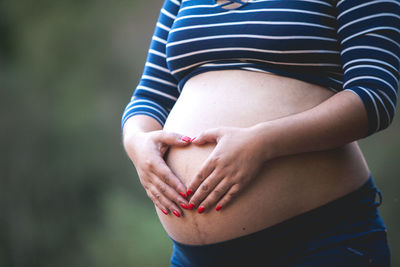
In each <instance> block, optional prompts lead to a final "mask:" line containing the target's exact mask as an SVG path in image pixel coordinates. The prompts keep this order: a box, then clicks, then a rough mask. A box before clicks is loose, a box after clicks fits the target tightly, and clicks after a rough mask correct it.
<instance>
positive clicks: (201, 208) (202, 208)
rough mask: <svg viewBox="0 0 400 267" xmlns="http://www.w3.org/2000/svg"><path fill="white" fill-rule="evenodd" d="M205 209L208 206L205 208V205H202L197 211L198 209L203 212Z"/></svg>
mask: <svg viewBox="0 0 400 267" xmlns="http://www.w3.org/2000/svg"><path fill="white" fill-rule="evenodd" d="M205 209H206V208H204V207H203V206H200V207H199V209H198V210H197V211H198V213H203V211H204V210H205Z"/></svg>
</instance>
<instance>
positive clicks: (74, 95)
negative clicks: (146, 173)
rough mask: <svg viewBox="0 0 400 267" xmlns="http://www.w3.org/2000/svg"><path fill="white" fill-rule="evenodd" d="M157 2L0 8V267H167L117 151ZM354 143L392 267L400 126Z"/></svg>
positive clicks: (397, 232) (142, 197)
mask: <svg viewBox="0 0 400 267" xmlns="http://www.w3.org/2000/svg"><path fill="white" fill-rule="evenodd" d="M161 4H162V0H147V1H139V0H130V1H127V0H115V1H105V0H97V1H93V0H86V1H82V0H79V1H78V0H70V1H51V0H36V1H29V0H18V1H15V0H0V101H1V102H0V103H1V105H0V138H1V139H0V166H1V169H0V266H1V267H3V266H4V267H22V266H29V267H30V266H32V267H36V266H40V267H64V266H65V267H71V266H74V267H80V266H85V267H90V266H96V267H106V266H107V267H108V266H168V261H169V257H170V253H171V243H170V240H169V238H168V236H167V235H166V233H165V232H164V230H163V228H162V227H161V224H160V223H159V221H158V219H157V216H156V213H155V211H154V208H153V206H152V204H151V202H150V200H148V199H147V196H146V194H145V192H144V190H143V189H142V187H141V186H140V183H139V181H138V179H137V176H136V173H135V170H134V168H133V167H132V165H131V163H130V161H129V160H128V158H127V157H126V155H125V153H124V151H123V148H122V145H121V140H120V116H121V113H122V110H123V108H124V106H125V104H126V103H127V102H128V101H129V98H130V96H131V94H132V91H133V88H134V87H135V86H136V84H137V82H138V79H139V76H140V74H141V72H142V69H143V65H144V62H145V57H146V52H147V47H148V44H149V42H150V38H151V35H152V32H153V29H154V25H155V21H156V19H157V17H158V13H159V10H160V6H161ZM399 117H400V116H399V115H397V117H396V118H395V121H394V123H393V124H392V126H391V127H390V128H389V129H387V130H385V131H383V132H380V133H378V134H375V135H373V136H371V137H369V138H367V139H365V140H362V141H361V142H360V145H361V147H362V149H363V151H364V153H365V157H366V159H367V161H368V163H369V165H370V168H371V169H372V171H373V175H374V177H375V182H376V183H377V184H378V186H379V187H380V189H381V190H382V191H383V194H384V203H383V205H382V206H381V208H380V210H381V213H382V215H383V217H384V219H385V220H386V224H387V226H388V229H389V230H388V232H389V238H390V240H389V241H390V244H391V248H392V254H393V266H400V253H399V248H400V215H399V211H400V209H399V207H400V202H399V198H400V190H399V189H400V188H399V185H400V181H399V178H400V177H399V175H398V174H399V173H400V164H399V156H400V138H399V133H400V119H399Z"/></svg>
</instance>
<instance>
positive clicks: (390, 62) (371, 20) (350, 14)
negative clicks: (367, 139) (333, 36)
mask: <svg viewBox="0 0 400 267" xmlns="http://www.w3.org/2000/svg"><path fill="white" fill-rule="evenodd" d="M336 10H337V21H338V30H337V32H338V37H339V41H340V46H341V52H340V55H341V63H342V67H343V72H344V76H343V90H345V91H351V92H353V93H355V94H356V95H358V96H359V97H360V98H361V100H362V101H363V103H364V106H365V109H366V111H367V114H368V125H369V126H368V127H369V128H368V133H367V135H366V136H369V135H371V134H373V133H375V132H378V131H380V130H383V129H385V128H387V127H388V126H389V125H390V123H391V122H392V120H393V117H394V113H395V110H396V103H397V95H398V85H399V65H400V62H399V57H400V1H399V0H373V1H371V0H338V1H337V3H336Z"/></svg>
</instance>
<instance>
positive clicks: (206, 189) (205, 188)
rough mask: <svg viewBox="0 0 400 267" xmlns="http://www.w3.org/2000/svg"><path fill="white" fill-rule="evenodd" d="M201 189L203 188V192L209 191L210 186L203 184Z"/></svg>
mask: <svg viewBox="0 0 400 267" xmlns="http://www.w3.org/2000/svg"><path fill="white" fill-rule="evenodd" d="M200 188H201V190H203V191H208V189H209V185H208V184H203V185H202V186H201V187H200Z"/></svg>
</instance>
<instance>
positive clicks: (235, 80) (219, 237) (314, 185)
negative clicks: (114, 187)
mask: <svg viewBox="0 0 400 267" xmlns="http://www.w3.org/2000/svg"><path fill="white" fill-rule="evenodd" d="M331 95H332V92H331V91H329V90H327V89H325V88H322V87H319V86H316V85H312V84H309V83H305V82H302V81H298V80H295V79H290V78H286V77H280V76H277V75H272V74H266V73H257V72H249V71H238V70H227V71H215V72H207V73H203V74H199V75H197V76H195V77H193V78H191V79H190V80H189V81H188V82H187V83H186V85H185V87H184V88H183V90H182V93H181V95H180V97H179V99H178V101H177V102H176V104H175V106H174V108H173V109H172V111H171V113H170V115H169V117H168V119H167V121H166V124H165V126H164V130H165V131H170V132H177V133H181V134H184V135H188V136H190V137H195V136H197V135H198V134H199V133H201V132H202V131H204V130H206V129H210V128H214V127H220V126H234V127H249V126H252V125H255V124H257V123H260V122H264V121H268V120H273V119H277V118H279V117H283V116H288V115H290V114H295V113H298V112H302V111H304V110H307V109H310V108H312V107H314V106H316V105H318V104H319V103H321V102H323V101H324V100H326V99H327V98H329V97H330V96H331ZM214 147H215V144H207V145H204V146H195V145H189V146H187V147H185V148H171V149H170V150H169V152H168V154H167V155H166V162H167V164H168V165H169V167H170V168H171V169H172V171H173V172H174V173H175V174H176V175H177V176H178V177H179V178H180V179H181V180H182V181H183V182H184V184H186V185H188V184H189V183H190V181H191V180H192V179H193V178H194V177H195V175H196V173H197V172H198V171H199V170H200V168H201V166H202V164H203V162H204V161H205V160H206V159H207V157H208V156H209V154H210V153H211V152H212V150H213V149H214ZM368 172H369V171H368V168H367V166H366V163H365V161H364V159H363V156H362V154H361V152H360V150H359V148H358V146H357V144H356V143H355V142H354V143H351V144H348V145H346V146H343V147H340V148H336V149H332V150H328V151H321V152H313V153H304V154H299V155H294V156H287V157H281V158H278V159H274V160H271V161H269V162H267V163H265V165H264V166H263V169H262V171H261V172H260V173H259V175H258V177H256V178H255V179H254V180H253V181H252V182H251V183H250V185H248V186H247V188H246V189H245V190H243V191H242V192H241V194H240V195H239V196H238V197H237V198H236V199H235V200H234V201H233V202H232V203H231V204H230V205H229V206H227V207H224V208H223V209H221V210H220V211H218V212H217V211H215V207H211V208H209V209H208V210H206V211H205V212H204V213H202V214H199V213H197V212H196V211H195V210H192V211H188V210H184V216H183V217H181V218H177V217H175V216H172V215H167V216H166V215H164V214H163V213H161V212H160V211H158V210H157V213H158V216H159V218H160V221H161V223H162V225H163V227H164V228H165V230H166V231H167V233H168V235H169V236H171V237H172V238H173V239H175V240H176V241H178V242H181V243H185V244H210V243H215V242H220V241H224V240H229V239H232V238H235V237H238V236H242V235H246V234H249V233H252V232H255V231H258V230H261V229H264V228H266V227H269V226H272V225H274V224H276V223H279V222H281V221H283V220H285V219H288V218H290V217H293V216H295V215H298V214H300V213H303V212H305V211H307V210H310V209H312V208H315V207H318V206H320V205H322V204H324V203H327V202H329V201H331V200H333V199H335V198H338V197H340V196H342V195H344V194H346V193H349V192H351V191H353V190H355V189H356V188H357V187H358V186H360V185H361V184H362V183H363V181H365V180H366V179H367V177H368Z"/></svg>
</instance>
